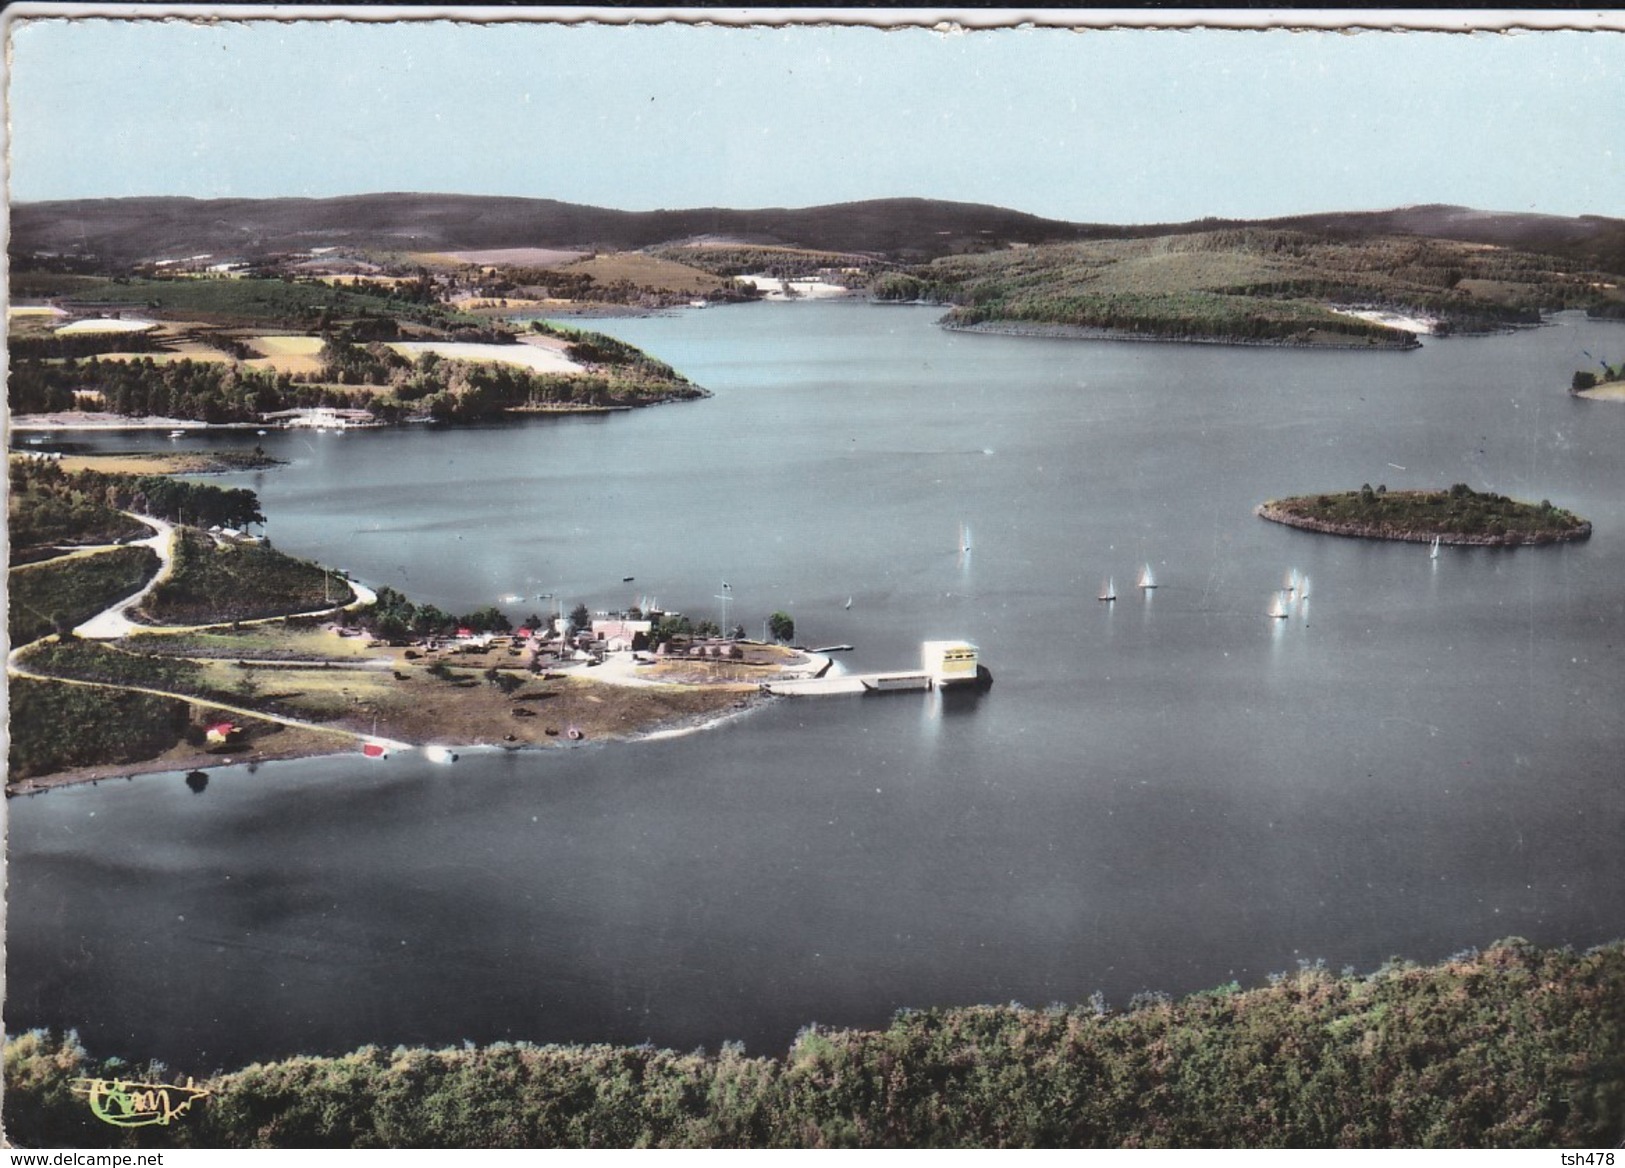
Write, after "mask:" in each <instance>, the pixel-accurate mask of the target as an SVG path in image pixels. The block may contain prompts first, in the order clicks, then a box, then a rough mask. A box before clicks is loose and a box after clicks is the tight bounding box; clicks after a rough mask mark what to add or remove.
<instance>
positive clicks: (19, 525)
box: [9, 459, 265, 549]
mask: <svg viewBox="0 0 1625 1168" xmlns="http://www.w3.org/2000/svg"><path fill="white" fill-rule="evenodd" d="M10 476H11V497H10V500H9V504H10V508H11V510H10V512H9V513H10V514H11V516H12V524H13V526H12V531H11V540H12V547H13V548H14V549H16V548H25V547H30V546H34V545H35V544H37V543H43V542H49V541H53V540H57V541H61V542H75V543H82V542H91V541H95V542H100V541H101V536H104V535H105V534H107V533H110V532H122V533H123V534H124V535H128V534H130V533H131V530H130V527H129V523H130V521H129V520H128V519H127V518H125V517H123V516H119V515H117V512H119V511H134V512H137V513H138V514H141V515H151V516H153V517H154V518H156V519H167V520H170V521H172V522H175V523H187V524H191V525H193V526H195V527H214V526H221V527H247V526H248V525H249V524H253V523H264V522H265V517H264V516H263V515H262V514H260V503H259V496H257V495H256V494H255V493H254V492H253V491H251V490H249V489H248V488H247V487H217V486H215V485H213V484H212V483H194V482H188V481H187V480H185V479H178V478H171V477H169V476H167V475H127V474H111V473H107V472H105V471H99V470H80V471H72V472H69V471H64V470H63V469H62V468H61V467H59V466H57V465H56V464H55V463H54V462H36V461H31V460H24V459H13V460H12V461H11V467H10ZM80 524H88V525H90V526H89V527H88V528H87V527H81V526H77V525H80ZM138 526H139V525H138ZM87 531H89V532H94V533H98V534H96V535H89V536H87V534H86V532H87ZM140 534H143V535H145V534H150V532H148V531H147V530H146V529H145V528H144V527H140Z"/></svg>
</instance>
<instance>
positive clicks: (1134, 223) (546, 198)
mask: <svg viewBox="0 0 1625 1168" xmlns="http://www.w3.org/2000/svg"><path fill="white" fill-rule="evenodd" d="M394 196H400V197H405V198H427V199H515V200H520V201H529V202H539V203H557V204H561V205H566V206H575V207H591V208H593V209H595V210H600V211H610V212H617V213H623V214H630V215H655V214H681V213H687V212H694V211H704V210H717V211H730V212H734V211H737V212H762V211H777V210H783V211H808V210H816V209H820V208H827V207H844V206H857V205H861V204H867V203H892V202H927V203H944V204H954V205H960V206H966V207H988V208H992V209H995V210H1000V211H1010V212H1014V213H1016V214H1020V215H1031V216H1033V217H1034V218H1037V219H1043V220H1047V221H1050V222H1054V223H1061V224H1066V225H1068V226H1078V227H1164V226H1166V227H1179V226H1184V225H1187V224H1191V223H1202V222H1206V221H1208V220H1216V221H1221V222H1240V223H1251V222H1262V221H1270V220H1278V219H1300V218H1312V217H1316V216H1323V215H1382V214H1387V213H1391V212H1396V211H1410V210H1418V209H1421V208H1425V207H1438V208H1442V209H1452V210H1462V211H1472V212H1476V213H1479V214H1486V215H1518V216H1527V217H1534V218H1547V219H1618V220H1625V212H1621V213H1619V214H1614V215H1607V214H1603V213H1601V212H1596V211H1581V212H1577V213H1574V214H1561V213H1553V212H1548V211H1509V210H1507V209H1506V208H1503V207H1477V206H1472V205H1470V204H1467V203H1454V202H1426V203H1403V204H1398V205H1394V206H1385V207H1317V208H1314V209H1311V210H1304V211H1288V212H1284V213H1282V214H1278V215H1246V216H1243V215H1213V214H1206V215H1196V216H1193V217H1191V218H1188V219H1159V220H1154V221H1153V220H1117V221H1106V220H1099V219H1087V220H1085V219H1053V218H1051V217H1050V216H1047V215H1039V214H1037V213H1035V212H1032V211H1029V210H1027V209H1026V208H1024V207H1018V206H1008V205H1004V204H998V203H978V202H973V201H970V200H965V199H950V198H938V197H935V196H932V195H876V196H873V197H870V198H862V199H841V200H838V201H834V202H811V203H785V204H777V205H775V206H771V207H768V206H729V205H725V204H722V203H716V202H707V203H696V204H691V205H687V206H677V205H672V206H666V207H652V208H633V207H617V206H610V205H607V204H603V203H590V204H589V203H577V202H574V201H572V200H569V199H560V198H555V197H553V196H551V195H501V194H479V193H474V192H469V191H445V190H440V191H431V190H418V191H409V190H373V191H350V192H346V193H343V194H334V195H176V194H137V195H82V196H75V197H70V198H63V199H13V200H12V206H28V207H33V206H42V205H45V204H49V203H90V202H121V201H127V202H136V201H140V200H157V199H185V200H189V201H191V202H197V203H214V202H244V203H246V202H306V203H322V202H336V201H338V200H341V199H366V198H388V197H394Z"/></svg>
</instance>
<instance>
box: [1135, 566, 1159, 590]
mask: <svg viewBox="0 0 1625 1168" xmlns="http://www.w3.org/2000/svg"><path fill="white" fill-rule="evenodd" d="M1139 586H1140V587H1141V588H1155V587H1156V586H1157V578H1156V577H1155V576H1153V575H1152V574H1151V565H1150V564H1147V565H1146V566H1145V567H1143V568H1141V569H1140V581H1139Z"/></svg>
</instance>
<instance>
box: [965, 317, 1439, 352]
mask: <svg viewBox="0 0 1625 1168" xmlns="http://www.w3.org/2000/svg"><path fill="white" fill-rule="evenodd" d="M937 323H938V325H940V326H941V327H942V328H945V329H947V330H949V331H950V332H956V333H986V334H989V335H992V336H1001V337H1046V338H1051V339H1059V340H1072V341H1139V342H1141V343H1142V344H1161V345H1233V346H1238V347H1240V348H1249V349H1352V350H1357V351H1359V352H1362V353H1364V352H1392V353H1404V352H1409V351H1410V350H1412V349H1419V348H1421V347H1422V342H1421V341H1418V340H1417V339H1415V338H1414V337H1412V338H1411V339H1410V341H1409V342H1408V343H1400V344H1396V343H1388V342H1382V343H1368V342H1366V341H1356V340H1353V339H1350V340H1347V341H1299V340H1293V339H1291V338H1288V337H1273V338H1267V339H1264V338H1261V339H1250V338H1246V337H1193V336H1189V335H1176V334H1173V333H1139V332H1130V331H1128V330H1127V329H1108V328H1095V327H1093V326H1090V325H1078V324H1043V323H1038V322H1017V321H982V322H980V323H978V324H959V323H957V322H956V321H953V320H950V319H949V318H947V317H943V318H942V320H940V321H938V322H937Z"/></svg>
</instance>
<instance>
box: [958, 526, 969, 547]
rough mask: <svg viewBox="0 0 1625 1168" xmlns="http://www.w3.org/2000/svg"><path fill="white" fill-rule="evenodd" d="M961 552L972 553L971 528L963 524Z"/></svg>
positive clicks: (961, 527)
mask: <svg viewBox="0 0 1625 1168" xmlns="http://www.w3.org/2000/svg"><path fill="white" fill-rule="evenodd" d="M959 550H960V551H961V552H968V551H970V528H969V527H968V526H967V525H965V524H963V523H961V524H960V525H959Z"/></svg>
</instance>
